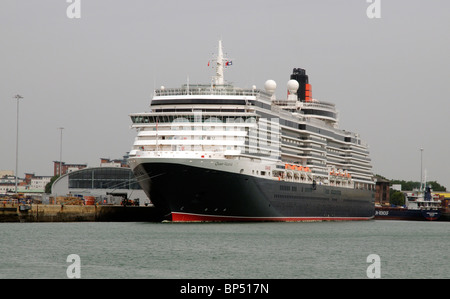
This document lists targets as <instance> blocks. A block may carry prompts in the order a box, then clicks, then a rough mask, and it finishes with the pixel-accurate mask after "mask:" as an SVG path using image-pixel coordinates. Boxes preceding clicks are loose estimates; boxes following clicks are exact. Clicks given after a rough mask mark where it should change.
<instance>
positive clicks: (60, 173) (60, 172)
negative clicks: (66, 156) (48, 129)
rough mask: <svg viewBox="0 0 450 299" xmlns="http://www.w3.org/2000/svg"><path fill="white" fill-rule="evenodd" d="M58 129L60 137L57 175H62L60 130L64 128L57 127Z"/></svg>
mask: <svg viewBox="0 0 450 299" xmlns="http://www.w3.org/2000/svg"><path fill="white" fill-rule="evenodd" d="M58 129H59V130H61V138H60V143H59V176H61V175H62V168H61V167H62V132H63V131H62V130H64V128H63V127H59V128H58Z"/></svg>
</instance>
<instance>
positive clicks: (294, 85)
mask: <svg viewBox="0 0 450 299" xmlns="http://www.w3.org/2000/svg"><path fill="white" fill-rule="evenodd" d="M299 87H300V84H298V82H297V80H289V81H288V83H287V88H288V90H289V93H291V94H292V93H297V90H298V88H299Z"/></svg>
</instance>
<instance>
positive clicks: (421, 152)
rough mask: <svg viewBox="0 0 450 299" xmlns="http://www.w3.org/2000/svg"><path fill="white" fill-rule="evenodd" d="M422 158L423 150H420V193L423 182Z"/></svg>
mask: <svg viewBox="0 0 450 299" xmlns="http://www.w3.org/2000/svg"><path fill="white" fill-rule="evenodd" d="M422 156H423V148H421V149H420V191H422V182H423V172H422V160H423V158H422Z"/></svg>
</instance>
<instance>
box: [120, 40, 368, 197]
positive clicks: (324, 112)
mask: <svg viewBox="0 0 450 299" xmlns="http://www.w3.org/2000/svg"><path fill="white" fill-rule="evenodd" d="M227 63H228V60H227V59H225V58H224V57H223V51H222V43H221V41H220V42H219V51H218V56H217V59H216V74H215V76H214V77H213V80H212V82H211V84H206V85H192V84H186V85H183V86H182V87H180V88H165V87H161V88H160V89H157V90H155V92H154V96H153V99H152V101H151V104H150V109H151V110H150V111H149V112H143V113H133V114H131V115H130V116H131V119H132V127H133V128H135V129H136V130H137V136H136V139H135V142H134V144H133V147H132V150H131V151H130V153H129V156H130V158H129V163H130V165H131V166H132V168H134V167H133V166H135V165H138V164H140V163H144V162H148V161H155V160H157V159H161V160H164V161H169V160H171V159H172V160H173V159H176V160H177V161H178V162H177V163H181V164H195V165H197V166H201V167H211V168H215V167H216V168H221V169H223V170H227V171H232V172H236V173H243V174H248V175H253V176H260V177H266V178H267V179H270V180H280V181H281V180H283V181H301V182H314V183H317V184H326V185H332V186H341V187H347V188H357V189H369V190H373V189H374V182H373V179H372V172H371V165H370V158H369V152H368V147H367V145H366V144H365V143H364V142H363V141H362V140H361V139H360V137H359V136H358V134H355V133H351V132H347V131H344V130H341V129H339V128H338V118H337V111H336V109H335V106H334V104H331V103H326V102H320V101H317V100H315V99H313V98H312V96H311V93H310V85H309V84H306V89H307V91H306V100H299V96H298V94H297V93H299V92H300V89H299V86H301V84H299V82H298V81H297V80H293V79H291V80H289V81H288V83H287V89H288V97H287V99H283V100H279V99H276V98H275V95H274V94H275V89H276V87H277V84H276V83H275V81H273V80H268V81H266V82H265V90H260V89H256V88H252V89H242V88H237V87H234V86H232V85H229V84H227V83H226V82H225V81H224V74H223V72H224V66H225V65H226V64H227ZM296 70H298V69H294V71H296ZM306 77H307V76H306ZM304 85H305V84H303V88H305V87H304ZM208 161H210V162H214V163H207V162H208ZM227 163H228V165H227ZM231 165H232V166H231ZM227 166H228V168H227Z"/></svg>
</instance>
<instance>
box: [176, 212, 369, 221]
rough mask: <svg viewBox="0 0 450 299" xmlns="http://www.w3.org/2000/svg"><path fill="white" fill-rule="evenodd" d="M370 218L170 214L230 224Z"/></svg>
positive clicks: (183, 217)
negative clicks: (233, 222) (235, 222)
mask: <svg viewBox="0 0 450 299" xmlns="http://www.w3.org/2000/svg"><path fill="white" fill-rule="evenodd" d="M370 219H373V218H372V217H239V216H212V215H201V214H188V213H172V221H173V222H230V221H237V222H243V221H274V222H276V221H279V222H307V221H357V220H370Z"/></svg>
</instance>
